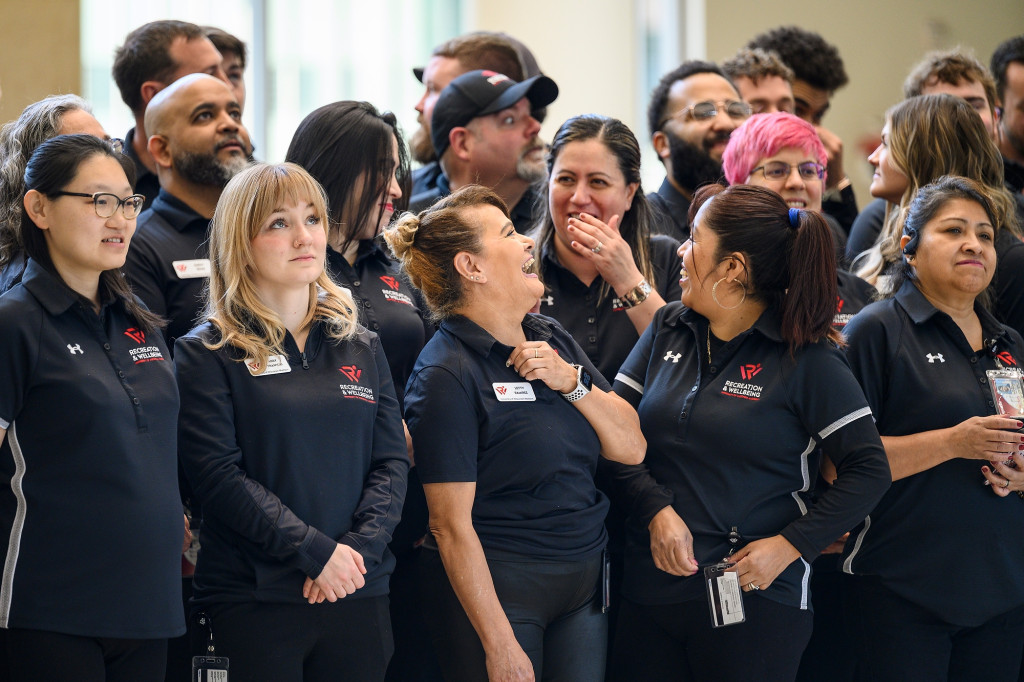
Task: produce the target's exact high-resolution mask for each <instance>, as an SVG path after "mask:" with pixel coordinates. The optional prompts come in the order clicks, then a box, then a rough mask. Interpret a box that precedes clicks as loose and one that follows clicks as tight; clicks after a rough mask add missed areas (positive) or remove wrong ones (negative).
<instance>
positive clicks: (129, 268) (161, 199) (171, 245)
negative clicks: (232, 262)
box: [124, 190, 210, 344]
mask: <svg viewBox="0 0 1024 682" xmlns="http://www.w3.org/2000/svg"><path fill="white" fill-rule="evenodd" d="M209 228H210V221H209V220H207V219H206V218H204V217H203V216H201V215H199V214H198V213H196V212H195V211H193V210H192V209H191V208H189V207H188V205H187V204H185V202H183V201H182V200H180V199H178V198H177V197H175V196H173V195H171V194H169V193H168V192H165V191H164V190H160V193H159V195H157V198H156V200H155V201H154V202H153V206H152V207H150V208H149V210H147V211H144V212H143V213H142V215H140V216H139V219H138V223H137V225H136V228H135V236H134V237H132V243H131V247H130V248H129V249H128V260H127V261H126V262H125V264H124V273H125V275H126V276H127V277H128V280H129V281H130V282H131V284H132V290H134V291H135V293H136V295H137V296H138V297H139V298H141V299H142V301H143V302H144V303H145V304H146V305H147V306H148V307H149V309H150V310H152V311H153V312H154V313H156V314H157V315H160V316H161V317H163V318H165V319H167V321H168V325H167V329H166V330H165V333H166V335H167V340H168V342H169V343H171V344H173V343H174V340H175V339H177V338H178V337H179V336H184V335H185V334H187V333H188V332H189V330H191V329H192V327H194V326H196V324H197V323H198V319H199V316H200V314H201V313H202V310H203V305H204V296H205V292H204V290H205V288H206V286H207V284H208V282H209V279H210V274H209V273H210V256H209V245H208V244H207V237H208V233H209Z"/></svg>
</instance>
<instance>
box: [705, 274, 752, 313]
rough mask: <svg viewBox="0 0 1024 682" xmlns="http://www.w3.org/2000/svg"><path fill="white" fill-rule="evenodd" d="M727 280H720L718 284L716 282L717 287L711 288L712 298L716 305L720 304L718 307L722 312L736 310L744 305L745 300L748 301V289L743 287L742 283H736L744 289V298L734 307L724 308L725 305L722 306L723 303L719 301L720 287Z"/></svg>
mask: <svg viewBox="0 0 1024 682" xmlns="http://www.w3.org/2000/svg"><path fill="white" fill-rule="evenodd" d="M725 280H726V278H725V277H723V278H722V279H720V280H718V281H717V282H715V285H714V286H713V287H711V298H712V299H713V300H714V301H715V303H717V304H718V307H719V308H721V309H722V310H736V309H737V308H739V307H740V306H741V305H743V302H744V301H745V300H747V288H746V287H745V286H743V283H742V282H736V284H738V285H739V286H740V288H741V289H743V298H741V299H740V302H739V303H737V304H736V305H734V306H724V305H722V302H721V301H719V300H718V285H719V284H721V283H722V282H724V281H725Z"/></svg>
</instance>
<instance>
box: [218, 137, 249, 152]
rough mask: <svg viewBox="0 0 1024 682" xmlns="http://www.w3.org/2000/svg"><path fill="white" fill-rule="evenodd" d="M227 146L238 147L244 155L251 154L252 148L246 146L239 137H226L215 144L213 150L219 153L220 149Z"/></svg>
mask: <svg viewBox="0 0 1024 682" xmlns="http://www.w3.org/2000/svg"><path fill="white" fill-rule="evenodd" d="M229 145H238V146H239V147H241V148H242V151H243V152H245V153H246V154H252V148H251V147H250V146H249V145H248V144H246V142H245V140H243V139H242V137H241V136H240V135H228V136H227V137H225V138H224V139H223V140H221V141H220V142H218V143H217V146H216V147H215V150H216V151H218V152H219V151H220V150H221V149H223V148H224V147H227V146H229Z"/></svg>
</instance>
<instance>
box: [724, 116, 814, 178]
mask: <svg viewBox="0 0 1024 682" xmlns="http://www.w3.org/2000/svg"><path fill="white" fill-rule="evenodd" d="M787 147H796V148H797V149H799V150H800V151H802V152H804V153H805V154H807V155H808V156H810V157H812V158H813V159H814V160H815V161H817V162H818V163H820V164H821V165H822V166H826V165H828V154H827V153H826V152H825V145H823V144H822V143H821V138H820V137H818V133H817V131H815V130H814V126H812V125H811V124H810V123H808V122H807V121H805V120H803V119H802V118H800V117H799V116H794V115H793V114H787V113H785V112H782V111H780V112H777V113H773V114H754V115H753V116H751V117H750V118H748V119H747V120H746V121H744V122H743V125H741V126H740V127H739V128H737V129H736V130H734V131H732V134H731V135H730V136H729V144H727V145H726V147H725V151H724V152H723V153H722V172H723V173H724V174H725V179H726V180H728V181H729V184H730V185H742V184H744V183H745V182H746V181H747V178H749V177H750V171H751V170H753V169H754V168H756V167H757V165H758V163H759V162H760V161H761V159H767V158H768V157H769V156H775V155H776V154H778V153H779V151H780V150H782V149H786V148H787ZM826 179H827V176H826V178H823V179H822V187H824V186H825V185H824V183H825V180H826Z"/></svg>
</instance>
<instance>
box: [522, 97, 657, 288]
mask: <svg viewBox="0 0 1024 682" xmlns="http://www.w3.org/2000/svg"><path fill="white" fill-rule="evenodd" d="M587 140H597V141H599V142H600V143H601V144H603V145H604V146H605V148H606V149H607V150H608V151H609V152H611V154H612V156H614V157H615V161H616V163H617V164H618V169H619V171H620V172H621V173H622V176H623V177H624V178H625V180H626V184H627V185H631V184H633V183H636V192H634V193H633V203H632V205H631V206H630V207H629V208H627V209H626V211H625V213H624V215H622V216H621V218H620V220H619V235H620V236H621V237H622V238H623V239H624V240H625V242H626V244H628V245H629V250H630V251H631V252H632V254H633V261H634V262H635V263H636V267H637V269H638V270H639V271H640V274H641V275H643V277H644V279H646V280H647V281H648V282H654V281H655V277H654V265H653V264H652V263H651V224H652V223H653V222H654V214H653V212H652V209H651V205H650V203H649V202H648V201H647V196H646V195H645V194H644V187H643V184H642V183H641V182H640V144H639V143H638V142H637V140H636V136H634V135H633V131H632V130H630V129H629V127H628V126H627V125H626V124H625V123H623V122H622V121H620V120H619V119H617V118H609V117H607V116H598V115H597V114H583V115H582V116H574V117H573V118H570V119H569V120H568V121H566V122H565V123H563V124H562V127H560V128H559V129H558V132H557V133H555V138H554V139H553V140H552V141H551V150H550V151H549V152H548V156H547V167H548V182H550V181H551V171H552V169H553V168H554V167H555V160H556V159H558V155H559V154H561V153H562V152H563V151H564V150H565V148H566V146H568V145H569V144H571V143H573V142H586V141H587ZM538 195H539V198H538V200H539V201H540V202H542V203H541V205H542V211H541V213H540V219H539V220H538V221H537V223H536V226H535V227H534V229H533V230H532V231H531V233H532V234H531V236H532V237H533V238H534V239H535V240H536V242H537V244H538V246H539V247H540V251H539V252H540V253H544V252H545V251H547V250H548V249H554V248H555V244H554V242H555V223H554V220H553V219H552V217H551V202H550V201H549V200H548V198H547V194H546V192H539V193H538ZM537 260H538V262H539V263H540V270H541V272H540V276H541V279H543V278H544V275H545V272H544V271H545V265H544V261H545V259H543V258H538V259H537ZM652 286H654V285H653V284H652ZM610 292H611V286H610V285H609V284H608V283H607V282H603V283H602V284H601V290H600V294H599V295H600V300H602V301H603V300H604V299H605V297H607V296H608V294H609V293H610Z"/></svg>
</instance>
